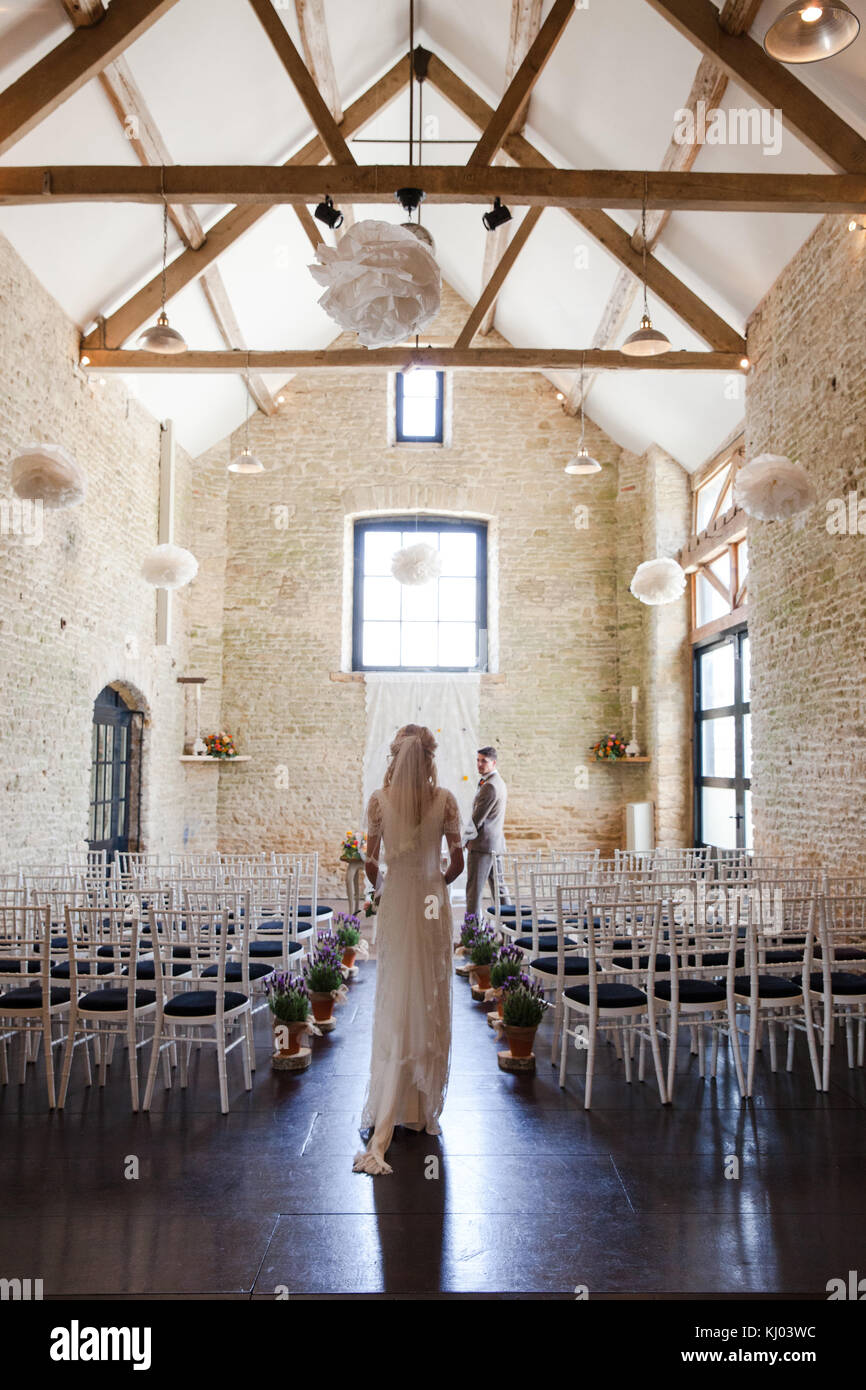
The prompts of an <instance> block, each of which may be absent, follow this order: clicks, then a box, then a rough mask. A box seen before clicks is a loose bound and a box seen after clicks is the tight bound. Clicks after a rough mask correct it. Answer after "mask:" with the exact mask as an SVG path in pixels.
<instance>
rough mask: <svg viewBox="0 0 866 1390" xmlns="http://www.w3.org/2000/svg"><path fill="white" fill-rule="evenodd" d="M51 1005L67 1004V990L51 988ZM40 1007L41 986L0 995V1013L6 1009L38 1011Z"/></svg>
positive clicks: (57, 987) (56, 987) (32, 986)
mask: <svg viewBox="0 0 866 1390" xmlns="http://www.w3.org/2000/svg"><path fill="white" fill-rule="evenodd" d="M50 998H51V1005H52V1008H53V1007H54V1005H55V1004H68V1003H69V990H68V989H61V988H60V986H59V985H57V986H52V988H51V995H50ZM41 1007H42V986H41V985H31V986H30V987H29V988H28V989H10V991H9V993H8V994H2V995H0V1013H3V1012H4V1011H5V1010H6V1009H39V1008H41Z"/></svg>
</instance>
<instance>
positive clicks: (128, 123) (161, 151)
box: [63, 0, 277, 415]
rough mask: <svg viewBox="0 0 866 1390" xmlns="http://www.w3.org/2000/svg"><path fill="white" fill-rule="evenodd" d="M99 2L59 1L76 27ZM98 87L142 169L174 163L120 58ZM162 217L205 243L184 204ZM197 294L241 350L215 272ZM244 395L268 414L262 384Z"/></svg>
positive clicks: (254, 378) (187, 237)
mask: <svg viewBox="0 0 866 1390" xmlns="http://www.w3.org/2000/svg"><path fill="white" fill-rule="evenodd" d="M97 4H98V5H99V7H100V8H102V0H94V3H92V4H84V3H82V0H63V7H64V9H65V10H66V13H67V15H68V16H69V18H70V19H71V20H72V23H73V24H74V25H76V27H79V28H81V27H84V26H87V25H89V24H93V23H95V22H97V19H98V15H97V13H96V5H97ZM99 82H100V85H101V86H102V87H103V89H104V91H105V93H106V95H107V96H108V99H109V101H110V103H111V106H112V109H113V110H114V113H115V115H116V116H117V119H118V120H119V121H120V124H121V125H122V126H123V129H124V133H125V134H126V137H127V139H128V140H129V143H130V145H131V146H132V148H133V149H134V150H135V153H136V155H137V156H138V159H139V161H140V163H141V164H143V165H160V166H163V167H164V166H166V165H169V164H172V163H173V162H174V161H173V160H172V157H171V155H170V153H169V150H168V146H167V145H166V142H165V140H164V139H163V136H162V132H161V130H160V129H159V126H158V125H157V123H156V120H155V119H154V116H153V113H152V112H151V110H150V107H149V106H148V104H147V102H146V101H145V98H144V94H143V93H142V91H141V88H140V87H139V85H138V83H137V82H136V80H135V77H134V75H133V72H132V69H131V68H130V66H129V64H128V63H127V61H126V59H125V58H124V57H123V55H121V56H120V57H118V58H115V59H114V61H113V62H111V63H109V64H108V66H107V67H105V68H103V70H102V72H101V73H100V74H99ZM168 215H169V217H170V218H171V221H172V223H173V224H174V227H175V229H176V230H177V233H178V235H179V236H180V238H181V240H182V241H183V243H184V245H185V246H187V247H191V248H192V249H193V250H197V249H198V247H200V246H203V245H204V242H205V239H206V238H205V232H204V228H203V227H202V225H201V222H200V221H199V219H198V215H197V213H196V211H195V208H194V207H192V206H191V205H189V204H186V203H179V204H175V205H169V207H168ZM201 284H202V290H203V292H204V296H205V299H206V301H207V304H208V307H209V308H210V311H211V313H212V314H213V317H214V321H215V323H216V325H217V328H218V329H219V332H220V336H221V337H222V340H223V342H224V343H225V345H226V347H227V348H245V347H246V343H245V341H244V337H243V334H242V332H241V327H240V324H239V322H238V319H237V315H236V314H235V311H234V309H233V307H232V304H231V301H230V299H229V295H228V290H227V289H226V286H225V283H224V281H223V278H222V275H221V274H220V271H219V267H218V266H216V265H211V266H208V268H207V270H206V271H205V272H204V274H203V275H202V277H201ZM247 390H248V392H249V395H250V396H251V397H252V399H253V401H254V402H255V404H256V405H257V406H258V408H259V410H261V411H263V413H264V414H265V415H273V414H274V413H275V411H276V408H277V406H276V402H275V400H274V398H273V396H272V395H271V392H270V390H269V389H268V387H267V385H266V383H265V382H264V380H263V379H262V378H261V377H260V376H259V375H258V374H248V376H247Z"/></svg>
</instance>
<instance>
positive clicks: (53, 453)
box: [12, 444, 87, 511]
mask: <svg viewBox="0 0 866 1390" xmlns="http://www.w3.org/2000/svg"><path fill="white" fill-rule="evenodd" d="M12 487H13V490H14V491H15V493H17V495H18V496H19V497H25V498H28V499H29V500H31V501H34V502H36V501H39V502H41V503H42V504H43V506H45V507H51V508H52V509H54V510H55V511H60V510H62V509H63V508H66V507H77V506H80V504H81V503H82V502H83V501H84V495H85V493H86V492H87V478H86V476H85V473H84V469H83V468H81V466H80V465H79V464H77V463H76V461H75V459H74V458H73V457H72V455H71V454H69V453H67V452H66V450H65V449H63V448H61V446H60V445H59V444H25V445H24V447H23V448H22V450H21V452H20V453H19V454H18V455H17V456H16V457H15V458H14V459H13V460H12Z"/></svg>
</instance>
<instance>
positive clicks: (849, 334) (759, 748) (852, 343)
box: [746, 217, 866, 872]
mask: <svg viewBox="0 0 866 1390" xmlns="http://www.w3.org/2000/svg"><path fill="white" fill-rule="evenodd" d="M864 304H866V238H864V235H863V233H862V232H856V233H850V232H848V231H847V229H846V219H845V218H844V217H828V218H826V219H824V221H823V222H821V223H820V225H819V226H818V227H817V228H816V229H815V231H814V233H813V234H812V236H811V237H810V238H809V240H808V241H807V242H806V244H805V245H804V246H803V248H802V249H801V250H800V251H799V252H798V254H797V256H796V257H795V258H794V259H793V260H792V261H791V263H790V264H789V265H788V266H787V268H786V269H785V270H784V271H783V273H782V275H781V276H780V277H779V279H778V281H777V282H776V284H775V285H774V286H773V288H772V290H771V291H770V293H769V294H768V295H767V296H766V298H765V299H764V300H763V302H762V303H761V304H760V305H759V307H758V309H757V311H756V312H755V314H754V315H753V317H752V319H751V322H750V324H749V356H750V357H751V358H752V360H753V362H754V364H755V365H754V371H753V372H752V373H751V375H750V378H749V385H748V396H747V431H746V449H747V457H749V456H753V455H755V454H757V453H762V452H772V453H778V454H787V455H788V456H789V457H791V458H792V459H794V460H796V461H798V462H799V463H801V464H802V465H803V467H804V468H805V469H807V471H808V472H809V474H810V476H811V477H812V479H813V481H814V483H815V486H816V489H817V493H818V501H817V503H816V505H815V506H814V507H813V508H811V509H810V510H809V511H808V512H806V513H804V514H803V515H802V525H799V524H798V523H797V521H786V522H759V521H752V522H750V524H749V537H748V539H749V566H750V568H749V631H750V634H751V648H752V725H753V728H752V735H753V738H752V744H753V750H754V751H753V768H752V788H753V807H754V825H755V844H756V848H757V849H758V850H759V851H762V852H765V853H773V852H775V851H780V850H792V849H793V850H797V851H799V852H801V853H802V854H804V856H806V857H808V858H811V859H813V860H815V861H816V862H824V863H826V864H828V865H838V864H845V863H847V864H850V865H851V866H853V867H857V868H859V869H860V871H861V872H862V871H864V870H866V836H864V828H863V823H864V808H866V708H864V689H866V655H864V652H866V648H864V640H863V634H864V631H866V535H863V534H860V533H859V530H858V532H857V533H856V534H854V533H853V532H852V529H851V527H850V525H847V524H846V529H845V530H844V531H840V532H839V533H835V534H834V533H831V532H829V531H828V529H827V521H828V518H829V515H830V514H829V513H828V505H827V504H828V502H832V499H844V501H845V503H846V507H845V510H846V512H847V510H848V506H847V504H848V499H849V495H850V494H854V515H855V516H856V507H857V500H858V499H866V341H864V336H863V307H864ZM861 508H862V513H863V514H866V504H864V503H863V502H862V501H861ZM861 525H862V529H863V530H864V531H866V515H864V520H863V522H862V523H861Z"/></svg>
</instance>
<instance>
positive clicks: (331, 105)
mask: <svg viewBox="0 0 866 1390" xmlns="http://www.w3.org/2000/svg"><path fill="white" fill-rule="evenodd" d="M295 15H296V17H297V21H298V28H299V29H300V31H301V47H302V48H303V50H304V60H305V62H306V64H307V69H308V71H309V73H310V76H311V77H312V78H313V80H314V82H315V83H316V86H317V87H318V89H319V91H320V92H321V94H322V100H323V101H324V103H325V105H326V106H327V108H328V110H329V111H330V113H331V115H332V116H333V118H334V120H335V121H336V122H337V125H339V124H340V122H341V121H342V119H343V103H342V102H341V101H340V89H339V87H338V86H337V74H336V71H335V69H334V57H333V54H332V53H331V45H330V43H329V42H328V26H327V24H326V23H325V6H324V0H295Z"/></svg>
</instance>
